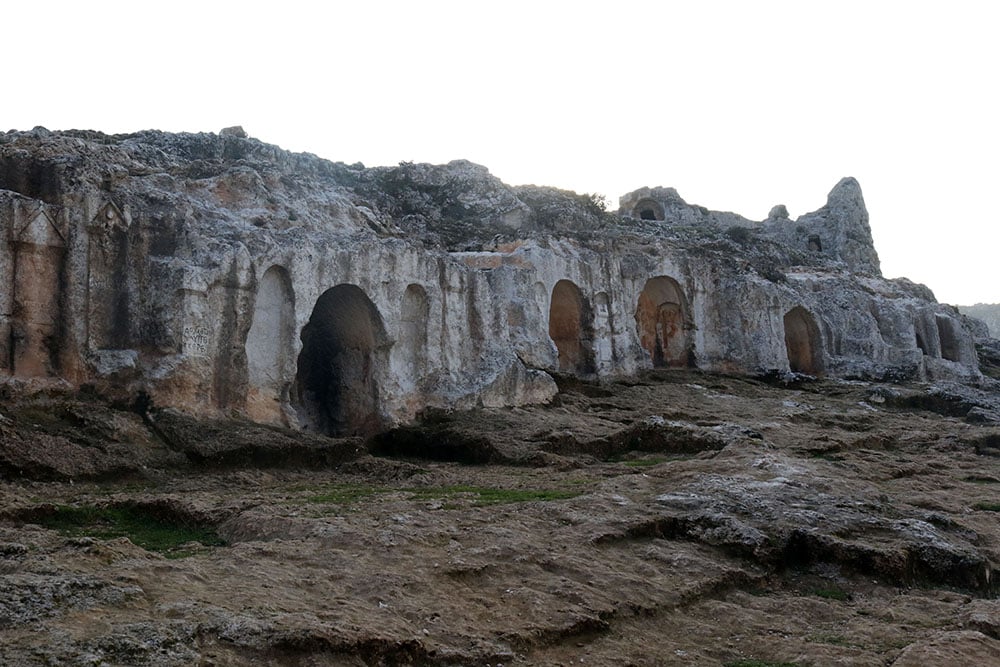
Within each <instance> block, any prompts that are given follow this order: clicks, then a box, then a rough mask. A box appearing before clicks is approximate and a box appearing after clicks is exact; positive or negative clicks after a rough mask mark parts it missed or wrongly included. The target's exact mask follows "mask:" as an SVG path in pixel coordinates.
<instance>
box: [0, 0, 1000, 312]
mask: <svg viewBox="0 0 1000 667" xmlns="http://www.w3.org/2000/svg"><path fill="white" fill-rule="evenodd" d="M0 26H2V33H0V34H2V35H3V39H2V43H3V46H4V51H5V53H6V55H7V60H6V63H7V66H6V68H5V70H6V71H5V77H4V79H5V82H4V86H3V87H4V93H3V95H2V97H0V99H2V100H3V102H2V103H0V128H2V130H6V129H8V128H10V129H30V128H32V127H34V126H36V125H43V126H45V127H48V128H49V129H53V130H56V129H71V128H79V129H96V130H102V131H105V132H111V133H117V132H131V131H136V130H140V129H150V128H155V129H162V130H169V131H192V132H197V131H205V132H217V131H218V130H220V129H221V128H223V127H226V126H230V125H242V126H243V127H244V128H245V129H246V130H247V131H248V132H249V133H250V134H251V136H254V137H257V138H258V139H261V140H264V141H267V142H270V143H275V144H278V145H280V146H282V147H284V148H288V149H291V150H297V151H309V152H312V153H316V154H318V155H320V156H322V157H326V158H329V159H332V160H342V161H345V162H356V161H361V162H364V163H365V164H366V165H369V166H372V165H379V164H395V163H397V162H399V161H401V160H412V161H419V162H435V163H440V162H446V161H448V160H452V159H455V158H466V159H470V160H473V161H474V162H478V163H480V164H484V165H486V166H487V167H489V169H490V170H491V171H492V172H493V173H494V174H496V175H497V176H499V177H500V178H501V179H503V180H504V181H506V182H507V183H510V184H522V183H537V184H540V185H552V186H556V187H561V188H567V189H572V190H577V191H578V192H601V193H604V194H606V195H608V196H609V197H610V198H611V199H612V201H613V202H614V203H615V205H616V206H617V200H618V197H619V196H620V195H622V194H624V193H626V192H628V191H630V190H634V189H636V188H639V187H641V186H644V185H649V186H655V185H664V186H673V187H675V188H677V190H678V191H679V192H680V194H681V196H683V197H684V198H685V199H686V200H687V201H689V202H691V203H694V204H700V205H703V206H707V207H708V208H712V209H718V210H731V211H736V212H738V213H741V214H743V215H745V216H747V217H749V218H753V219H757V220H759V219H762V218H764V217H765V216H766V215H767V212H768V211H769V210H770V208H771V206H773V205H774V204H778V203H784V204H786V205H787V206H788V209H789V211H790V213H791V214H792V216H793V217H795V216H798V215H801V214H802V213H805V212H808V211H811V210H814V209H816V208H819V207H820V206H822V205H823V204H824V203H825V201H826V194H827V193H828V192H829V190H830V189H831V188H832V187H833V186H834V184H835V183H836V182H837V181H838V180H839V179H840V178H841V177H843V176H854V177H856V178H857V179H858V180H859V181H860V182H861V187H862V189H863V190H864V193H865V200H866V202H867V205H868V211H869V213H870V215H871V223H872V232H873V234H874V236H875V242H876V247H877V249H878V251H879V254H880V256H881V258H882V268H883V272H884V273H885V275H886V276H888V277H895V276H900V275H905V276H907V277H909V278H911V279H913V280H916V281H918V282H923V283H926V284H928V285H929V286H930V287H931V288H932V289H933V290H934V291H935V294H936V295H937V296H938V299H939V300H941V301H947V302H951V303H966V304H967V303H974V302H978V301H982V302H1000V284H998V283H997V281H996V280H995V268H996V266H997V264H998V259H997V258H998V256H1000V225H998V223H1000V220H998V217H1000V216H998V214H997V208H996V206H995V204H994V201H993V200H994V193H995V191H996V187H997V184H998V183H1000V71H998V70H1000V2H996V1H995V0H994V1H983V2H970V1H963V0H951V1H950V2H947V3H945V2H937V3H929V2H921V1H919V0H910V1H905V2H896V1H891V0H867V1H865V2H855V1H853V0H839V1H837V2H818V1H803V0H798V1H795V2H775V1H754V2H750V1H747V0H743V1H742V2H711V1H707V0H686V1H684V2H634V1H630V0H617V1H616V2H607V3H591V2H587V1H586V0H577V1H576V2H546V1H545V0H534V1H533V2H523V1H521V0H505V1H504V2H495V3H485V2H475V1H474V0H465V1H464V2H440V1H428V2H416V1H410V2H387V1H374V0H354V1H352V2H333V1H328V2H320V1H319V0H314V1H313V2H302V1H300V0H284V1H283V2H272V3H267V4H263V3H256V2H254V1H253V0H244V1H243V2H238V3H237V2H232V3H228V2H225V3H224V2H216V1H213V0H202V1H201V2H190V1H188V0H174V1H172V2H169V3H154V2H138V1H136V0H130V1H129V2H111V1H103V2H102V1H101V0H91V1H90V2H80V1H78V0H77V1H75V2H52V1H45V0H33V1H32V2H27V1H23V2H10V3H6V5H5V7H4V9H3V11H2V12H0ZM2 130H0V131H2Z"/></svg>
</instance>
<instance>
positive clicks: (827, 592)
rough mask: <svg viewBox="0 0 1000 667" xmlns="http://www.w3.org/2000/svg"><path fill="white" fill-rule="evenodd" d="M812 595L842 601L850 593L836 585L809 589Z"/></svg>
mask: <svg viewBox="0 0 1000 667" xmlns="http://www.w3.org/2000/svg"><path fill="white" fill-rule="evenodd" d="M811 593H812V594H813V595H815V596H816V597H820V598H826V599H827V600H837V601H838V602H844V601H845V600H847V599H848V598H849V597H850V596H851V595H850V593H848V592H847V591H845V590H844V589H843V588H838V587H836V586H834V587H832V588H817V589H814V590H812V591H811Z"/></svg>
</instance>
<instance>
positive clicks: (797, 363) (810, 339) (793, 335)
mask: <svg viewBox="0 0 1000 667" xmlns="http://www.w3.org/2000/svg"><path fill="white" fill-rule="evenodd" d="M784 325H785V349H786V351H787V353H788V368H789V369H790V370H791V371H792V372H793V373H804V374H806V375H817V376H818V375H822V374H823V341H822V338H821V336H820V332H819V326H817V324H816V319H815V318H814V317H813V315H812V313H810V312H809V311H808V310H806V309H805V308H803V307H801V306H796V307H795V308H792V309H791V310H790V311H788V312H787V313H785V319H784Z"/></svg>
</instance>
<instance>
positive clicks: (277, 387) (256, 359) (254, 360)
mask: <svg viewBox="0 0 1000 667" xmlns="http://www.w3.org/2000/svg"><path fill="white" fill-rule="evenodd" d="M294 348H295V294H294V292H293V291H292V281H291V278H290V277H289V275H288V271H286V270H285V269H284V268H283V267H280V266H272V267H271V268H269V269H268V270H267V271H265V272H264V275H263V276H262V277H261V279H260V282H259V283H258V285H257V295H256V299H255V301H254V309H253V319H252V320H251V322H250V330H249V331H248V332H247V342H246V356H247V381H248V384H249V389H248V392H247V413H248V415H249V416H250V418H251V419H253V420H255V421H261V422H268V423H283V421H284V410H283V409H282V404H283V403H285V402H286V401H287V400H288V398H289V389H290V388H291V384H292V380H293V378H294V377H295V366H294V364H293V361H294Z"/></svg>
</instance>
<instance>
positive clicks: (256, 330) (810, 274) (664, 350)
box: [0, 128, 980, 434]
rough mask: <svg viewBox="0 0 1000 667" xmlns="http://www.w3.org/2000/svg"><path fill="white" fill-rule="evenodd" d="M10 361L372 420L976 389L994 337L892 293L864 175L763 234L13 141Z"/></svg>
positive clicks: (677, 201)
mask: <svg viewBox="0 0 1000 667" xmlns="http://www.w3.org/2000/svg"><path fill="white" fill-rule="evenodd" d="M0 225H2V229H3V237H2V240H0V281H2V282H3V284H4V285H5V288H4V289H3V290H2V291H0V373H2V374H4V375H5V376H8V377H9V378H11V380H10V381H19V382H20V381H29V382H38V381H39V378H42V379H56V378H58V379H61V380H62V381H66V382H69V383H71V384H72V385H75V386H86V387H89V388H91V389H93V390H94V391H97V392H99V393H102V394H105V395H107V396H110V397H113V398H119V399H128V400H134V399H135V398H136V397H146V398H144V399H143V400H151V401H152V402H153V403H155V404H157V405H160V406H173V407H176V408H179V409H182V410H184V411H187V412H189V413H195V414H201V415H213V414H229V415H238V416H245V417H249V418H250V419H253V420H255V421H259V422H263V423H273V424H283V425H289V426H293V427H297V428H302V429H306V430H313V431H317V432H322V433H330V434H358V433H369V432H372V431H375V430H379V429H381V428H384V427H385V426H387V425H391V424H395V423H398V422H402V421H406V420H409V419H411V418H412V417H413V416H414V415H416V414H417V413H419V412H420V411H421V410H424V409H427V408H456V407H457V408H461V407H470V406H474V405H484V406H502V405H518V404H525V403H532V402H544V401H547V400H549V399H550V398H551V397H552V396H553V395H554V393H555V384H554V382H553V380H552V377H551V375H550V373H553V372H559V373H567V374H576V375H580V376H586V377H590V378H596V379H611V378H616V377H622V376H629V375H633V374H635V373H637V372H638V371H640V370H642V369H647V368H653V367H659V366H695V367H698V368H702V369H708V370H718V371H725V372H737V373H748V374H752V373H778V374H781V373H789V372H794V373H804V374H809V375H823V374H825V375H830V376H835V377H845V378H852V377H858V378H877V379H907V378H911V379H912V378H917V379H966V380H968V379H973V380H974V379H977V378H979V377H980V375H979V370H978V362H977V357H976V351H975V348H974V344H973V335H972V333H971V332H970V329H969V324H968V323H967V322H966V321H965V320H964V319H963V317H962V316H960V315H959V314H958V312H957V311H956V310H954V309H953V308H951V307H948V306H944V305H941V304H938V303H937V302H936V301H935V300H934V298H933V295H932V294H931V293H930V291H929V290H927V289H926V288H922V287H920V286H915V285H913V284H912V283H909V282H908V281H904V280H896V281H892V280H885V279H883V278H882V277H881V274H880V271H879V263H878V256H877V254H876V252H875V249H874V247H873V245H872V238H871V232H870V228H869V223H868V214H867V212H866V210H865V206H864V201H863V199H862V196H861V190H860V187H859V185H858V183H857V181H855V180H854V179H850V178H848V179H844V180H842V181H841V182H840V183H838V184H837V186H836V187H835V188H834V189H833V190H832V191H831V193H830V196H829V198H828V201H827V203H826V205H825V206H823V207H822V208H820V209H819V210H817V211H815V212H813V213H810V214H807V215H804V216H802V217H800V218H799V219H798V220H794V221H793V220H790V219H788V217H787V211H784V212H783V211H782V209H781V208H780V207H776V209H775V210H774V211H772V214H771V216H769V218H768V219H767V220H764V221H761V222H755V221H752V220H748V219H746V218H743V217H741V216H738V215H735V214H732V213H719V212H713V211H708V210H706V209H704V208H701V207H698V206H692V205H689V204H687V203H686V202H685V201H684V200H683V199H682V198H681V197H680V196H679V195H678V194H677V192H676V191H675V190H673V189H670V188H653V189H649V188H644V189H642V190H638V191H636V192H634V193H632V194H630V195H626V196H625V197H624V198H623V199H622V211H621V214H619V215H614V214H611V213H608V212H606V211H605V210H603V207H602V206H601V202H600V201H599V200H598V199H597V198H595V197H592V196H587V195H578V194H576V193H571V192H566V191H561V190H556V189H552V188H543V187H536V186H521V187H510V186H507V185H505V184H504V183H502V182H500V181H499V180H498V179H496V178H495V177H493V176H492V175H490V174H489V172H488V171H487V170H486V169H485V168H483V167H480V166H478V165H474V164H472V163H469V162H465V161H455V162H451V163H449V164H447V165H443V166H433V165H423V164H409V163H405V164H401V165H399V166H398V167H378V168H371V169H369V168H365V167H364V166H363V165H360V164H355V165H346V164H342V163H332V162H328V161H326V160H322V159H320V158H317V157H315V156H312V155H308V154H294V153H289V152H286V151H283V150H281V149H279V148H277V147H275V146H271V145H268V144H265V143H263V142H260V141H258V140H256V139H252V138H249V137H247V136H246V133H245V132H243V131H242V129H241V128H228V129H227V130H224V131H223V132H221V133H220V134H219V135H214V134H166V133H160V132H141V133H137V134H130V135H116V136H109V135H105V134H101V133H98V132H89V131H70V132H60V133H53V132H48V131H45V130H42V129H36V130H33V131H30V132H9V133H7V134H5V135H0Z"/></svg>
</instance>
